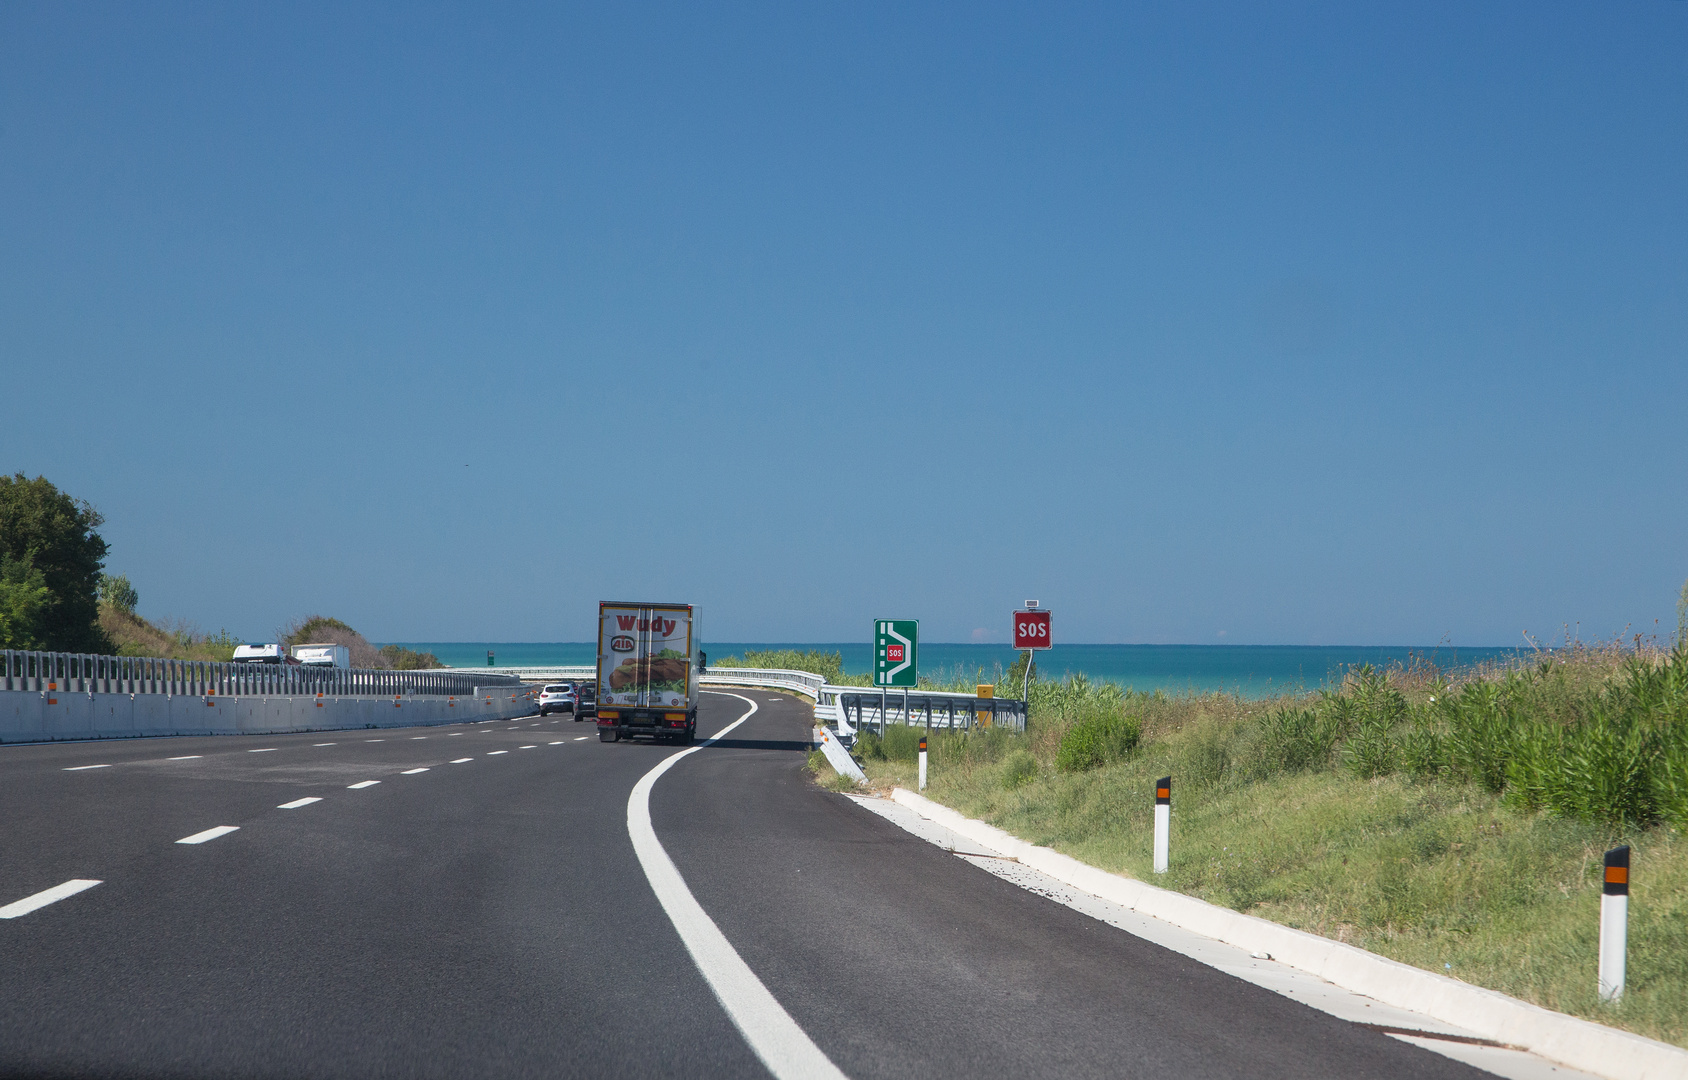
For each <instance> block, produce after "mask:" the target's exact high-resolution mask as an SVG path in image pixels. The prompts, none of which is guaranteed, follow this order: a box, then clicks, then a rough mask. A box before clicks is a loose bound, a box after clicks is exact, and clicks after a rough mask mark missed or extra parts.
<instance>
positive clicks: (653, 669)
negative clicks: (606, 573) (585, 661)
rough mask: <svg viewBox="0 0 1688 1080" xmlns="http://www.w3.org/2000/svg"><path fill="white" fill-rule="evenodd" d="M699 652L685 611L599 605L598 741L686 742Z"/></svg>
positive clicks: (693, 619) (692, 730) (693, 714)
mask: <svg viewBox="0 0 1688 1080" xmlns="http://www.w3.org/2000/svg"><path fill="white" fill-rule="evenodd" d="M701 648H702V639H701V637H699V635H698V618H697V612H696V611H694V610H693V609H692V606H691V605H690V604H651V603H633V602H623V601H608V600H606V601H604V602H603V603H601V604H599V605H598V738H599V739H601V740H603V741H604V742H615V741H616V740H618V739H631V738H633V737H634V736H636V735H645V736H649V737H650V738H653V739H658V740H675V741H679V742H686V743H689V742H691V741H692V739H694V738H695V737H696V736H697V676H698V669H699V668H700V667H701V666H702V654H701V653H700V652H699V649H701Z"/></svg>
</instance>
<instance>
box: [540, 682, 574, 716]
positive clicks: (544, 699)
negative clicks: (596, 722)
mask: <svg viewBox="0 0 1688 1080" xmlns="http://www.w3.org/2000/svg"><path fill="white" fill-rule="evenodd" d="M551 712H568V713H572V712H574V685H573V684H572V683H552V684H551V685H550V686H547V687H546V688H545V689H544V690H542V691H541V692H540V694H539V715H540V716H544V715H546V714H547V713H551Z"/></svg>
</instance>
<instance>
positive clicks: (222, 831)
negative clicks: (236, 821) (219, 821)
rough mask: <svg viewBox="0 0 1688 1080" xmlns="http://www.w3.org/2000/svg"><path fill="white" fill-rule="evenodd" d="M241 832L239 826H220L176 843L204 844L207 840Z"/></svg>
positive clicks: (185, 837) (186, 837)
mask: <svg viewBox="0 0 1688 1080" xmlns="http://www.w3.org/2000/svg"><path fill="white" fill-rule="evenodd" d="M239 831H240V826H239V825H218V826H217V827H216V828H214V829H206V830H205V831H204V832H196V833H194V834H193V835H192V836H184V837H182V838H181V839H180V840H178V841H176V843H178V844H203V843H205V841H207V840H215V839H217V837H219V836H227V835H228V834H229V833H232V832H239Z"/></svg>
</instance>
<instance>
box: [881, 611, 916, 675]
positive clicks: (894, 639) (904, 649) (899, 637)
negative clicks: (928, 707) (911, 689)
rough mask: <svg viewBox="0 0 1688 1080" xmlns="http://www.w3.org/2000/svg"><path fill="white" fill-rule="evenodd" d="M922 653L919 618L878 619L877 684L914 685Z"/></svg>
mask: <svg viewBox="0 0 1688 1080" xmlns="http://www.w3.org/2000/svg"><path fill="white" fill-rule="evenodd" d="M919 650H920V620H919V619H879V620H877V621H876V622H875V623H874V624H873V685H875V686H913V685H914V681H915V679H916V678H917V676H918V671H919V669H918V667H917V665H916V663H915V658H916V654H917V653H918V652H919Z"/></svg>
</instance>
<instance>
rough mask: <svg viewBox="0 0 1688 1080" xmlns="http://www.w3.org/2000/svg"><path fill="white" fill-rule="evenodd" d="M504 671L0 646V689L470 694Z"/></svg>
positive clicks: (514, 682) (511, 682) (515, 683)
mask: <svg viewBox="0 0 1688 1080" xmlns="http://www.w3.org/2000/svg"><path fill="white" fill-rule="evenodd" d="M521 683H522V681H521V680H520V679H516V678H510V677H508V676H505V675H488V674H484V673H481V672H476V673H475V674H474V675H464V674H459V673H456V672H449V671H438V670H433V671H377V670H369V669H362V668H353V669H350V670H348V669H345V668H323V667H303V666H298V665H294V664H222V663H216V662H214V661H210V660H167V659H163V658H160V657H146V656H99V655H96V654H92V653H61V652H25V651H18V650H12V649H5V650H0V690H37V691H44V690H58V691H63V692H65V693H72V694H76V693H88V694H184V695H187V694H199V695H214V694H228V695H232V696H237V697H292V696H297V695H303V694H324V695H328V696H331V697H356V696H369V697H381V696H395V695H403V696H410V697H469V696H472V695H473V694H474V693H475V690H476V688H477V687H492V686H510V687H519V686H520V685H521Z"/></svg>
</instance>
